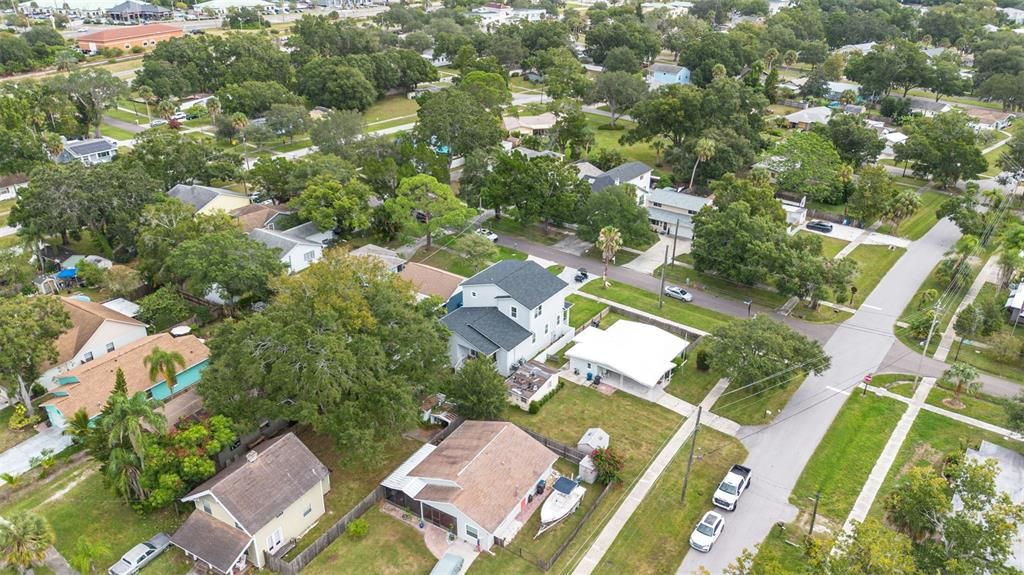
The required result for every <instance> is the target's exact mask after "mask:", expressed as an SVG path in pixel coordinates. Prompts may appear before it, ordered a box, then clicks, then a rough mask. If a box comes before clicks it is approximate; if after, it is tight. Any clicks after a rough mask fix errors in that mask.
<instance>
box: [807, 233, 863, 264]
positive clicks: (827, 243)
mask: <svg viewBox="0 0 1024 575" xmlns="http://www.w3.org/2000/svg"><path fill="white" fill-rule="evenodd" d="M812 234H813V232H808V231H806V230H800V231H799V232H797V235H812ZM813 235H814V236H817V237H818V238H819V239H820V240H821V253H822V254H823V255H824V256H825V257H826V258H834V257H836V254H838V253H839V252H841V251H843V248H845V247H846V246H847V245H849V243H850V242H848V241H846V240H841V239H839V238H833V237H829V236H826V235H823V234H813Z"/></svg>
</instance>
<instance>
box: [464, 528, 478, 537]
mask: <svg viewBox="0 0 1024 575" xmlns="http://www.w3.org/2000/svg"><path fill="white" fill-rule="evenodd" d="M466 537H472V538H473V539H479V538H480V536H479V535H478V534H477V532H476V528H475V527H473V526H472V525H466Z"/></svg>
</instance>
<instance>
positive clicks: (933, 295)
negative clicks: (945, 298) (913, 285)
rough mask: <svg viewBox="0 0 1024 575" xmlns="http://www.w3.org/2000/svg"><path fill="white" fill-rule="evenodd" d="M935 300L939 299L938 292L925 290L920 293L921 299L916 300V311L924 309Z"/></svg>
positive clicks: (933, 289)
mask: <svg viewBox="0 0 1024 575" xmlns="http://www.w3.org/2000/svg"><path fill="white" fill-rule="evenodd" d="M937 299H939V290H937V289H935V288H931V289H926V290H924V291H923V292H921V297H919V298H918V300H917V309H924V308H926V307H928V306H930V305H931V304H932V303H933V302H934V301H935V300H937Z"/></svg>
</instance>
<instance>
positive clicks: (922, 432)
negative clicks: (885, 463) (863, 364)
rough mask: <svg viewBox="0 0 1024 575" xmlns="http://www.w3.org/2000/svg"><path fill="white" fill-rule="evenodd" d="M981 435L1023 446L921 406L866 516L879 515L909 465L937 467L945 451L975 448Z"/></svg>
mask: <svg viewBox="0 0 1024 575" xmlns="http://www.w3.org/2000/svg"><path fill="white" fill-rule="evenodd" d="M983 439H984V440H987V441H989V442H991V443H996V444H999V445H1002V446H1003V447H1007V448H1010V449H1015V450H1017V451H1018V452H1019V451H1021V450H1024V444H1022V443H1019V442H1015V441H1012V440H1007V439H1004V438H1003V437H1002V436H1000V435H997V434H995V433H990V432H988V431H984V430H981V429H978V428H976V427H971V426H969V425H967V424H965V423H960V422H959V421H956V420H953V419H950V418H948V417H945V416H943V415H939V414H937V413H932V412H930V411H924V410H922V411H921V412H920V413H919V414H918V415H917V419H916V420H914V425H913V426H912V427H911V428H910V432H909V433H908V434H907V438H906V440H904V441H903V447H901V448H900V452H899V453H898V454H897V455H896V460H895V461H894V462H893V465H892V469H890V470H889V475H888V476H887V477H886V478H885V482H884V483H883V484H882V487H881V489H879V491H878V495H877V496H876V497H875V503H874V504H873V505H872V506H871V512H870V513H869V514H868V516H869V517H876V518H879V519H881V518H882V515H883V514H884V512H885V499H886V497H888V495H889V493H892V491H893V489H895V488H896V485H897V483H898V481H899V478H900V477H902V476H903V474H904V473H906V472H907V471H908V470H909V469H910V468H911V467H920V466H924V465H933V466H935V467H936V469H938V468H939V466H941V465H942V461H943V459H944V458H945V457H946V456H947V455H949V454H953V453H960V452H962V450H963V449H964V448H965V447H972V448H977V447H978V445H980V444H981V440H983Z"/></svg>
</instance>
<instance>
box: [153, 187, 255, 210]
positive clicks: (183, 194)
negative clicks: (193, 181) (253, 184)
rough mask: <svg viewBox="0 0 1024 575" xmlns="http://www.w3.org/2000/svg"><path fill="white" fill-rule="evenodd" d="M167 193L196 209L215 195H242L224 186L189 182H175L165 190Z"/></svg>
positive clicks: (201, 207)
mask: <svg viewBox="0 0 1024 575" xmlns="http://www.w3.org/2000/svg"><path fill="white" fill-rule="evenodd" d="M167 195H168V196H171V197H173V198H178V199H179V200H181V201H183V202H185V203H186V204H189V205H191V206H192V207H193V208H195V209H196V210H201V209H203V206H205V205H206V204H208V203H210V202H212V201H213V200H214V199H216V198H217V196H221V195H226V196H238V197H242V194H236V193H235V192H232V191H231V190H225V189H224V188H214V187H211V186H193V185H190V184H177V185H175V186H174V187H173V188H171V189H170V190H168V191H167Z"/></svg>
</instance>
